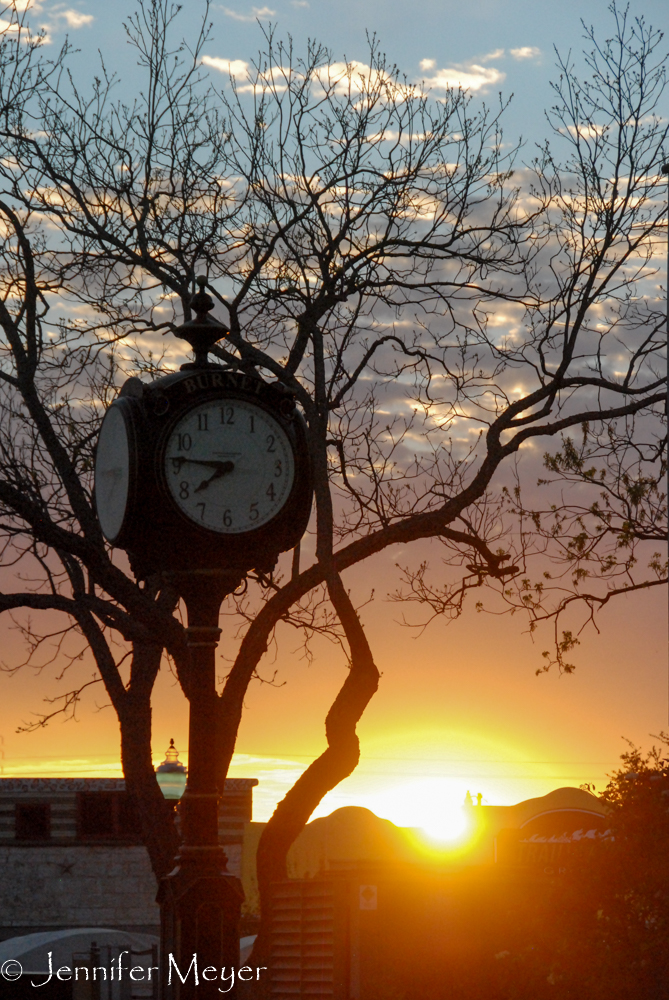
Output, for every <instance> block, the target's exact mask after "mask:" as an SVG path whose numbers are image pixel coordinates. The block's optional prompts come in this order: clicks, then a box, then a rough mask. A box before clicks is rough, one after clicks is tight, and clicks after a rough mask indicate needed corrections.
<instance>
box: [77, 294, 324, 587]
mask: <svg viewBox="0 0 669 1000" xmlns="http://www.w3.org/2000/svg"><path fill="white" fill-rule="evenodd" d="M200 296H201V297H202V299H205V300H208V301H209V302H211V300H210V299H209V297H208V296H204V295H203V293H202V292H201V293H200ZM197 299H198V296H195V299H194V304H195V305H196V306H197V304H198V303H197ZM200 305H202V302H200ZM206 319H209V318H208V317H203V316H202V315H200V316H199V320H200V323H201V324H202V322H203V320H206ZM210 322H211V321H210ZM195 325H196V324H195V323H192V324H191V329H189V330H188V329H187V334H188V338H187V339H189V340H191V342H192V341H193V340H195V339H196V338H195V337H194V336H193V330H192V327H193V326H195ZM211 325H212V326H213V323H212V324H211ZM217 326H218V324H217ZM188 327H189V324H185V325H184V327H182V328H180V332H181V331H183V330H184V329H186V328H188ZM220 331H221V328H220V327H219V328H218V330H214V331H213V332H214V333H216V334H217V336H216V338H215V339H218V336H220ZM207 332H208V331H207ZM223 332H225V331H224V330H223ZM184 336H186V334H184ZM211 336H212V333H210V337H211ZM203 354H204V357H203ZM311 499H312V483H311V470H310V462H309V452H308V446H307V435H306V426H305V423H304V420H303V418H302V416H301V414H300V413H299V410H298V409H297V407H296V405H295V398H294V396H293V394H292V393H291V392H289V391H288V390H286V389H285V388H284V387H283V386H282V385H281V384H280V383H278V382H267V381H265V380H264V379H262V378H260V376H259V375H257V374H256V373H255V372H252V373H249V372H240V371H235V370H232V369H230V368H226V367H224V366H222V365H216V364H212V363H210V362H209V361H208V360H207V358H206V350H203V348H202V347H200V350H199V357H198V349H197V347H196V361H195V363H191V364H188V365H184V366H183V367H182V370H181V371H179V372H175V373H174V374H172V375H168V376H165V377H164V378H160V379H157V380H155V381H153V382H151V383H144V382H142V381H140V380H139V379H137V378H131V379H129V380H128V381H127V382H126V383H125V385H124V386H123V388H122V389H121V393H120V395H119V398H118V399H117V400H116V401H115V402H114V403H112V404H111V406H110V407H109V409H108V410H107V413H106V415H105V418H104V420H103V422H102V427H101V429H100V435H99V438H98V446H97V453H96V462H95V502H96V507H97V513H98V518H99V521H100V526H101V528H102V531H103V533H104V535H105V537H106V538H107V539H108V540H109V541H110V542H111V543H112V544H113V545H116V546H118V547H120V548H123V549H126V550H127V551H128V553H129V554H130V557H131V560H132V564H133V568H134V569H135V572H136V573H137V575H138V576H139V577H140V578H141V577H144V576H146V575H147V574H148V573H150V572H154V571H156V570H176V571H182V572H183V571H186V570H192V569H213V568H219V567H226V568H232V569H234V570H237V571H239V572H240V573H242V574H243V573H246V572H248V571H249V570H251V569H258V570H261V571H265V572H266V571H269V570H270V569H271V568H272V566H273V565H274V564H275V562H276V558H277V556H278V554H279V553H280V552H283V551H286V550H287V549H290V548H293V547H294V546H295V545H296V544H297V543H298V541H299V540H300V538H301V537H302V534H303V533H304V531H305V530H306V526H307V521H308V519H309V514H310V510H311Z"/></svg>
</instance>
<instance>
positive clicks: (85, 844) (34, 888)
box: [0, 778, 258, 940]
mask: <svg viewBox="0 0 669 1000" xmlns="http://www.w3.org/2000/svg"><path fill="white" fill-rule="evenodd" d="M257 784H258V782H257V780H256V779H255V778H229V779H228V780H227V781H226V783H225V792H224V794H223V796H222V797H221V801H220V806H219V839H220V842H221V844H222V845H223V846H224V847H225V851H226V853H227V855H228V859H229V867H230V870H231V871H232V872H233V873H234V874H236V875H239V876H241V873H242V866H243V859H242V854H243V844H244V831H245V829H246V828H247V827H248V824H249V823H250V821H251V818H252V805H253V801H252V800H253V787H254V786H255V785H257ZM155 895H156V881H155V877H154V875H153V872H152V870H151V866H150V864H149V859H148V855H147V853H146V850H145V848H144V847H143V846H142V843H141V837H140V833H139V826H138V822H137V817H136V815H135V812H134V810H133V807H132V803H131V801H130V799H129V797H128V795H127V793H126V791H125V782H124V781H123V780H119V779H111V778H1V779H0V940H4V939H6V938H9V937H14V936H15V935H19V934H27V933H30V932H33V931H37V930H56V929H58V928H65V927H113V928H119V929H121V930H127V931H136V932H144V933H157V930H158V926H159V923H160V918H159V912H158V907H157V905H156V903H155Z"/></svg>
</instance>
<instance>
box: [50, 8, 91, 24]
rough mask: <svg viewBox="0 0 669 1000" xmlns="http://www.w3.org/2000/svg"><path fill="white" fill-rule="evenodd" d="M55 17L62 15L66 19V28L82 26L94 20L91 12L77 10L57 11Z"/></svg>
mask: <svg viewBox="0 0 669 1000" xmlns="http://www.w3.org/2000/svg"><path fill="white" fill-rule="evenodd" d="M56 17H62V18H63V20H65V21H67V26H68V28H83V27H85V25H87V24H92V23H93V21H94V20H95V18H94V17H93V15H92V14H81V13H80V12H79V11H78V10H63V11H59V12H58V13H57V14H56Z"/></svg>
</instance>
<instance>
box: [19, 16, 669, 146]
mask: <svg viewBox="0 0 669 1000" xmlns="http://www.w3.org/2000/svg"><path fill="white" fill-rule="evenodd" d="M24 2H25V0H24ZM619 6H620V7H623V4H622V3H621V4H620V5H619ZM135 7H136V3H135V2H134V0H109V2H107V3H93V2H79V3H77V2H75V3H72V4H69V5H68V4H67V3H51V2H48V0H46V2H41V3H38V4H36V5H35V6H34V18H35V21H36V22H37V23H41V24H44V25H46V26H48V31H49V36H50V38H51V40H52V44H53V45H56V44H57V43H58V42H59V41H61V40H62V39H63V37H64V36H65V34H66V33H69V35H70V37H71V39H72V41H73V42H74V44H75V45H76V46H77V47H78V48H79V49H80V53H79V55H78V56H77V59H76V62H77V64H78V73H77V75H78V77H79V79H80V80H81V82H83V81H84V80H85V79H86V78H87V77H89V75H90V74H92V73H93V72H95V69H96V67H97V49H98V48H100V49H102V51H103V52H104V56H105V61H106V64H107V66H108V68H109V69H111V70H114V71H116V72H118V73H119V75H120V78H121V81H122V85H123V86H124V87H127V88H128V89H129V85H130V83H131V80H132V78H133V76H134V63H135V58H134V55H133V54H132V52H131V50H130V49H129V48H128V46H127V45H126V42H125V35H124V31H123V27H122V22H123V20H124V19H125V18H126V17H127V16H128V15H129V14H131V13H132V11H133V10H134V9H135ZM608 8H609V3H608V0H590V2H589V3H587V4H585V3H583V0H561V2H560V3H559V4H558V3H555V2H552V0H477V2H476V3H462V2H457V3H456V2H455V0H422V2H421V3H419V4H416V3H408V2H406V0H402V2H400V0H366V2H359V0H267V3H263V2H262V0H258V3H257V4H256V5H253V4H249V3H248V0H229V3H228V4H222V3H212V5H211V7H210V18H211V21H212V23H213V38H212V41H211V43H210V45H209V46H208V55H210V56H211V57H212V58H214V59H223V60H242V61H249V60H250V59H252V58H253V56H254V54H255V52H256V51H257V50H258V48H259V47H260V46H261V45H262V43H263V37H262V32H261V28H260V26H259V24H258V21H260V22H261V23H262V24H263V25H265V26H267V25H269V24H272V25H275V26H276V30H277V34H278V36H279V37H280V38H284V39H285V38H287V37H288V36H289V35H290V36H291V37H292V39H293V41H294V44H295V48H296V50H297V52H298V53H299V52H303V51H304V50H305V48H306V43H307V40H308V39H309V38H311V39H316V40H318V41H321V42H323V43H324V44H326V45H327V46H328V47H329V48H330V49H331V50H332V53H333V57H334V59H335V60H341V59H343V58H346V59H347V60H358V61H361V62H365V61H366V58H367V33H375V34H376V35H377V37H378V39H379V42H380V45H381V48H382V50H383V51H385V53H386V54H387V56H388V59H389V60H390V61H391V62H395V63H396V64H397V65H398V66H399V68H400V70H401V71H402V72H403V73H404V74H406V76H407V77H408V78H409V79H410V80H416V81H418V80H420V79H428V80H432V81H433V89H434V93H435V95H436V96H438V95H439V94H440V93H443V89H442V87H443V82H444V81H445V80H448V81H451V82H455V81H456V80H457V79H458V78H459V79H461V80H462V82H463V83H467V84H470V85H471V86H472V92H473V93H475V94H476V96H477V97H483V98H485V99H486V100H487V101H488V102H489V103H494V102H496V100H497V94H498V93H499V92H500V91H501V92H502V93H503V95H505V96H509V95H510V94H513V101H512V104H511V107H510V109H509V111H508V113H507V115H506V117H505V121H506V133H507V139H508V140H509V141H513V140H515V139H517V137H518V136H519V135H523V136H524V137H525V138H526V139H527V140H528V147H527V155H528V156H529V155H531V150H532V144H533V143H534V142H536V141H540V140H541V139H542V138H544V137H545V136H546V135H547V134H548V127H547V125H546V122H545V119H544V117H543V110H544V108H545V107H547V106H549V105H550V103H551V91H550V80H551V79H555V77H556V76H557V70H556V68H555V59H556V57H555V51H554V50H555V48H557V49H558V50H559V51H560V52H561V53H562V54H566V53H567V52H569V50H572V52H573V53H574V55H575V56H579V58H580V52H581V49H582V48H583V45H584V41H583V28H582V25H581V18H582V17H584V18H585V20H586V21H587V23H588V24H593V25H594V26H595V28H596V30H597V33H598V36H599V37H601V38H604V37H606V36H607V34H608V33H610V31H611V27H612V23H613V22H612V17H611V15H610V13H609V10H608ZM204 9H205V5H204V3H202V2H200V0H189V2H188V3H187V4H185V5H184V9H183V11H182V13H181V15H180V18H179V21H178V24H179V30H180V31H182V32H183V33H184V34H185V35H186V36H189V35H191V34H192V32H193V31H194V30H195V27H196V25H197V24H198V23H199V20H200V18H201V16H202V14H203V12H204ZM630 14H631V15H632V16H634V15H642V14H643V16H644V17H645V19H646V21H647V22H648V23H651V24H653V25H655V26H656V27H658V28H660V29H666V28H667V27H669V6H668V5H667V3H666V0H644V2H643V3H639V2H634V0H633V2H632V3H631V5H630ZM212 75H213V77H214V79H215V80H216V82H217V84H219V85H220V84H221V83H223V82H224V77H223V76H221V74H220V73H218V72H217V71H216V70H212Z"/></svg>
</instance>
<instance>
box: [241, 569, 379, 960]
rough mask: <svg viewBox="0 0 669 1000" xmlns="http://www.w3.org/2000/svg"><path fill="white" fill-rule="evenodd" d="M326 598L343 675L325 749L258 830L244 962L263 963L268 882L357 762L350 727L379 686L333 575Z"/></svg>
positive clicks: (280, 875) (281, 872)
mask: <svg viewBox="0 0 669 1000" xmlns="http://www.w3.org/2000/svg"><path fill="white" fill-rule="evenodd" d="M328 591H329V594H330V599H331V601H332V603H333V605H334V608H335V610H336V612H337V616H338V617H339V620H340V622H341V624H342V626H343V628H344V632H345V634H346V639H347V642H348V646H349V655H350V664H349V674H348V677H347V678H346V680H345V681H344V684H343V685H342V688H341V690H340V691H339V694H338V695H337V697H336V698H335V700H334V702H333V704H332V707H331V708H330V711H329V712H328V715H327V718H326V720H325V735H326V737H327V741H328V747H327V750H325V752H324V753H322V754H321V756H320V757H318V758H317V759H316V760H315V761H313V763H312V764H310V765H309V767H308V768H307V770H306V771H305V772H304V774H303V775H302V776H301V777H300V778H299V779H298V780H297V781H296V783H295V785H294V786H293V787H292V788H291V789H290V791H289V792H288V794H287V795H286V796H285V798H284V799H282V801H281V802H279V804H278V806H277V807H276V809H275V810H274V814H273V815H272V817H271V819H270V821H269V823H268V824H267V826H266V827H265V829H264V830H263V833H262V836H261V838H260V843H259V845H258V856H257V859H256V864H257V874H258V889H259V893H260V911H261V923H260V932H259V934H258V938H257V940H256V943H255V947H254V950H253V955H252V958H251V959H250V961H252V963H255V964H257V962H260V961H265V960H266V956H267V952H268V947H269V926H270V899H271V896H270V890H271V884H272V882H276V881H279V880H281V879H284V878H286V877H287V867H286V862H287V857H288V851H289V849H290V846H291V844H293V842H294V841H295V839H296V838H297V836H298V835H299V834H300V833H301V831H302V830H303V829H304V827H305V826H306V824H307V822H308V821H309V817H310V816H311V814H312V813H313V811H314V809H315V808H316V806H317V805H318V804H319V803H320V802H321V800H322V799H323V797H324V796H325V795H326V794H327V793H328V792H329V791H331V789H333V788H335V787H336V786H337V785H338V784H339V782H340V781H343V780H344V778H347V777H348V776H349V775H350V774H351V773H352V772H353V771H354V770H355V768H356V766H357V764H358V760H359V759H360V741H359V740H358V736H357V733H356V726H357V723H358V722H359V720H360V718H361V716H362V713H363V712H364V710H365V708H366V707H367V705H368V704H369V701H370V700H371V698H372V696H373V695H374V693H375V692H376V690H377V688H378V686H379V671H378V669H377V667H376V664H375V663H374V659H373V657H372V651H371V649H370V647H369V643H368V642H367V637H366V636H365V632H364V629H363V627H362V624H361V622H360V619H359V618H358V615H357V612H356V610H355V608H354V607H353V604H352V603H351V599H350V597H349V595H348V594H347V592H346V590H345V589H344V586H343V584H342V582H341V577H340V576H339V575H338V574H336V575H333V576H332V578H331V579H329V580H328Z"/></svg>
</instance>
